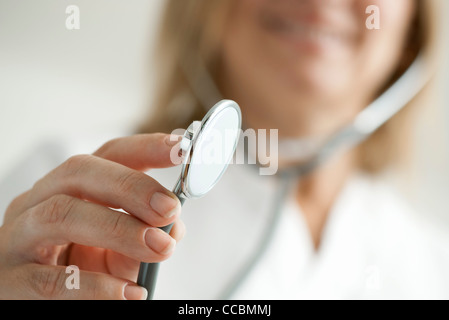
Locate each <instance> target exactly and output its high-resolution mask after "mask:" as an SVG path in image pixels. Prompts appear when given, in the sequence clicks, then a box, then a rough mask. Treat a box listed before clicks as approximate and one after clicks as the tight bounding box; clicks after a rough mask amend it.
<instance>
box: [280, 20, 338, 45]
mask: <svg viewBox="0 0 449 320" xmlns="http://www.w3.org/2000/svg"><path fill="white" fill-rule="evenodd" d="M285 27H286V28H285V29H286V31H289V32H292V33H295V34H297V35H298V36H302V37H303V36H306V37H308V38H310V39H312V40H317V41H333V42H342V41H343V40H344V39H343V37H342V36H341V35H340V34H337V33H336V32H334V31H332V30H329V29H320V28H311V27H305V26H304V25H300V24H293V23H288V24H286V25H285Z"/></svg>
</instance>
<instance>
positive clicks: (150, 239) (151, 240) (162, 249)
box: [145, 228, 176, 255]
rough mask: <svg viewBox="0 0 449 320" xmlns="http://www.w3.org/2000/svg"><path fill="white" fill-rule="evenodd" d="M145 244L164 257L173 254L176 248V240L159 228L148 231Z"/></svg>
mask: <svg viewBox="0 0 449 320" xmlns="http://www.w3.org/2000/svg"><path fill="white" fill-rule="evenodd" d="M145 243H146V244H147V246H148V247H149V248H150V249H152V250H153V251H155V252H158V253H160V254H162V255H166V254H169V253H171V252H172V251H173V250H174V249H175V246H176V240H175V239H173V238H172V237H170V236H169V235H168V234H167V233H165V232H164V231H162V230H160V229H158V228H148V229H147V232H146V233H145Z"/></svg>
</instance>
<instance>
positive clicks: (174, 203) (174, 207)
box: [150, 192, 181, 218]
mask: <svg viewBox="0 0 449 320" xmlns="http://www.w3.org/2000/svg"><path fill="white" fill-rule="evenodd" d="M150 206H151V208H153V210H154V211H156V212H157V213H159V215H161V216H162V217H164V218H171V217H173V216H174V215H176V214H178V213H179V212H180V211H181V204H180V202H179V200H178V199H177V198H176V199H175V198H172V197H170V196H168V195H166V194H163V193H161V192H156V193H155V194H153V196H152V197H151V200H150Z"/></svg>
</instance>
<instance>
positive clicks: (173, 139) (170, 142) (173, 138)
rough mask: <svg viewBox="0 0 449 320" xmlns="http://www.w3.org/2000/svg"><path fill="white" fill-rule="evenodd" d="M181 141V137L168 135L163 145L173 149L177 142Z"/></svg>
mask: <svg viewBox="0 0 449 320" xmlns="http://www.w3.org/2000/svg"><path fill="white" fill-rule="evenodd" d="M181 140H182V136H180V135H176V134H169V135H168V136H167V137H165V143H166V144H167V145H168V146H169V147H174V146H175V145H177V144H178V143H179V141H181Z"/></svg>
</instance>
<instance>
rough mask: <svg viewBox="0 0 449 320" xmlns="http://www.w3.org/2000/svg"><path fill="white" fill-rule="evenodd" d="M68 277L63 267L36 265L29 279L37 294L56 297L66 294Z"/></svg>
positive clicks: (50, 297)
mask: <svg viewBox="0 0 449 320" xmlns="http://www.w3.org/2000/svg"><path fill="white" fill-rule="evenodd" d="M66 279H67V274H66V273H65V271H64V269H63V268H48V267H36V268H33V270H32V271H31V275H30V277H29V279H28V281H29V287H30V288H31V289H32V291H33V292H34V293H35V294H36V295H37V296H40V297H43V298H45V299H54V298H58V297H62V296H63V295H64V293H65V291H66V290H67V287H66Z"/></svg>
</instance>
